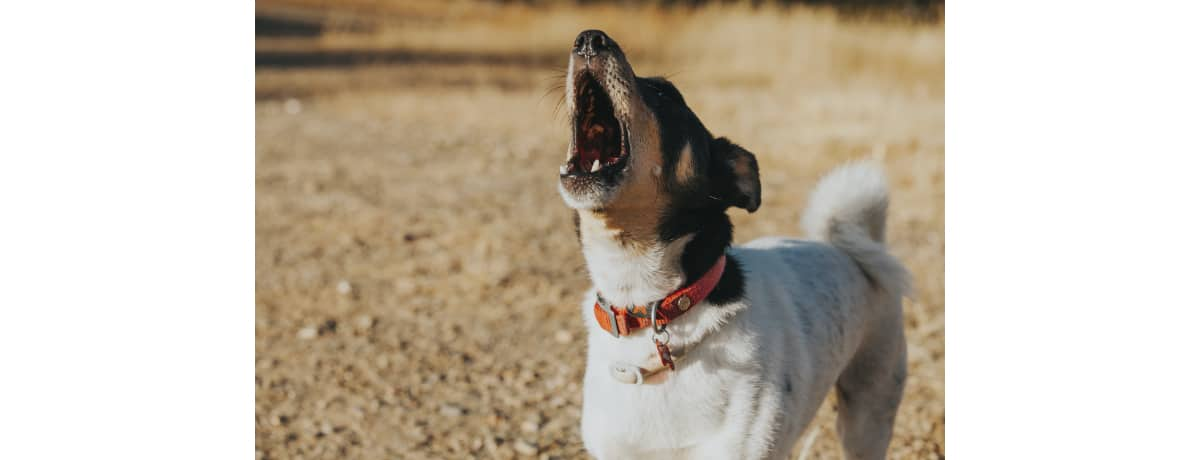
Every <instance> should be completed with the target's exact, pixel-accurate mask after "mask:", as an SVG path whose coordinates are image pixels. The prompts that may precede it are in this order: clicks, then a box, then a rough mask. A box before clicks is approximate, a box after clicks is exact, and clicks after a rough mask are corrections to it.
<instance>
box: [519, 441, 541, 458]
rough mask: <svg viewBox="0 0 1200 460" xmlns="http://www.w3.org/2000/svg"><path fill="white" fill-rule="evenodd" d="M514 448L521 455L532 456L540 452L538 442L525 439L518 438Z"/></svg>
mask: <svg viewBox="0 0 1200 460" xmlns="http://www.w3.org/2000/svg"><path fill="white" fill-rule="evenodd" d="M513 450H515V451H517V453H518V454H521V455H524V456H527V457H532V456H534V455H537V453H538V448H537V444H533V443H531V442H529V441H526V440H524V439H518V440H517V442H514V443H513Z"/></svg>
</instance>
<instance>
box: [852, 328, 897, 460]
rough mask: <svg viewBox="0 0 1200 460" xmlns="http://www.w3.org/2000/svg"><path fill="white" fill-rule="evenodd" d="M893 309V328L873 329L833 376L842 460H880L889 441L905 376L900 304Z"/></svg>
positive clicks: (885, 451)
mask: <svg viewBox="0 0 1200 460" xmlns="http://www.w3.org/2000/svg"><path fill="white" fill-rule="evenodd" d="M894 311H896V312H897V314H896V315H895V316H896V317H895V318H889V320H891V321H892V322H893V324H887V326H888V327H881V328H878V329H877V330H875V331H873V332H875V334H874V335H873V336H868V337H867V339H866V340H865V341H864V343H863V345H862V347H860V348H859V350H858V352H857V353H856V354H855V356H854V358H853V359H852V360H851V361H850V363H849V365H847V366H846V369H845V370H843V371H842V374H841V375H840V376H839V377H838V381H837V399H838V419H837V429H838V435H839V436H840V437H841V439H842V452H843V456H844V458H846V459H848V460H882V459H884V458H885V456H886V454H887V448H888V443H889V442H890V441H891V439H892V424H893V422H895V420H896V410H897V409H898V408H899V407H900V398H901V396H903V393H904V379H905V377H906V375H907V369H906V362H905V361H906V355H907V352H906V350H905V342H904V329H903V323H902V319H901V318H900V317H899V316H900V315H899V311H900V306H899V305H896V306H895V310H894ZM883 322H889V321H883Z"/></svg>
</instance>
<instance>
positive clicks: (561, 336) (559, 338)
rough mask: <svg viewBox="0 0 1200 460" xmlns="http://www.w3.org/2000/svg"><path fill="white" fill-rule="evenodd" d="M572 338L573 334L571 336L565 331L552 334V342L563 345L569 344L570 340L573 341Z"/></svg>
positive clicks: (560, 330) (561, 330)
mask: <svg viewBox="0 0 1200 460" xmlns="http://www.w3.org/2000/svg"><path fill="white" fill-rule="evenodd" d="M574 338H575V336H574V335H573V334H571V332H570V331H567V330H565V329H559V330H558V331H557V332H555V333H554V341H556V342H558V343H564V344H565V343H570V342H571V339H574Z"/></svg>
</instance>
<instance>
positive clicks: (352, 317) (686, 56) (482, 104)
mask: <svg viewBox="0 0 1200 460" xmlns="http://www.w3.org/2000/svg"><path fill="white" fill-rule="evenodd" d="M941 10H942V6H941V4H940V2H919V1H875V2H872V1H866V0H861V1H848V2H837V1H824V2H795V3H787V2H784V3H779V2H749V3H734V4H728V3H709V2H698V1H676V2H659V3H649V4H643V3H636V4H635V3H615V4H614V3H611V2H578V3H577V2H537V1H534V2H481V1H446V2H442V1H394V0H392V1H389V0H342V1H337V2H332V1H319V0H258V2H257V4H256V33H255V35H256V36H255V50H256V53H255V54H256V55H255V63H256V75H255V79H256V92H255V101H256V103H255V111H256V141H255V142H256V147H255V165H256V170H255V174H256V203H255V206H256V215H255V218H256V231H255V243H256V256H255V257H256V263H255V268H256V299H255V308H256V331H255V332H256V334H255V337H256V363H255V365H256V376H255V388H256V391H255V406H256V407H255V435H256V458H259V459H284V458H286V459H292V458H368V459H378V458H476V457H479V458H518V457H521V458H584V457H585V454H584V451H583V446H582V442H581V440H580V437H579V432H578V420H579V415H580V381H581V379H582V372H583V363H584V357H585V353H586V350H585V344H584V342H583V340H582V339H583V337H584V322H583V319H582V316H581V313H580V311H579V309H578V303H579V299H580V295H581V292H583V290H584V289H585V288H586V287H587V285H588V281H587V275H586V272H585V270H584V265H583V259H582V256H581V254H580V252H579V248H578V244H577V242H576V240H575V236H574V233H573V230H572V226H571V213H570V211H568V210H567V208H566V207H565V205H563V204H562V202H561V200H560V199H559V196H558V194H557V191H556V188H555V187H556V181H557V167H558V164H559V163H560V162H561V160H562V157H563V155H564V152H565V149H566V145H567V139H568V136H569V131H568V125H567V118H566V114H565V113H563V111H562V110H561V109H560V108H559V104H560V102H561V100H562V97H563V95H562V78H563V71H564V69H565V66H566V57H567V53H568V50H569V48H570V46H571V43H572V40H573V39H574V37H575V35H576V34H577V33H578V32H579V31H580V30H583V29H589V28H598V29H602V30H604V31H606V32H607V33H608V34H609V35H611V36H613V37H614V38H615V39H616V40H617V41H618V42H620V43H621V46H622V47H623V48H624V49H625V50H626V54H627V56H628V58H629V60H630V62H631V63H632V65H633V68H634V70H635V72H637V73H638V74H639V75H644V76H649V75H664V76H667V77H668V78H670V79H671V80H672V81H673V82H674V83H675V84H676V86H678V88H679V89H680V91H681V92H682V93H683V95H684V97H685V98H686V99H687V101H688V103H689V105H690V106H691V107H692V109H693V110H694V111H695V112H696V113H697V115H699V117H700V119H701V120H702V121H703V122H704V123H705V125H706V126H707V127H708V128H709V129H710V130H711V131H712V132H713V133H714V134H715V135H718V136H728V137H730V138H731V139H733V140H734V141H736V142H738V143H739V144H741V145H743V146H744V147H746V148H747V149H749V150H750V151H752V152H754V153H755V154H756V155H757V156H758V161H759V165H760V168H761V180H762V187H763V204H762V207H761V209H760V210H759V211H758V212H757V213H755V214H753V215H747V214H746V213H744V212H742V211H740V210H731V215H732V217H733V220H734V224H735V225H736V228H737V235H736V240H737V242H746V241H749V240H752V239H754V238H757V237H760V236H766V235H798V234H799V229H798V223H797V221H798V219H799V216H800V212H801V209H802V207H803V205H804V203H805V200H806V198H807V193H808V191H809V190H810V188H811V187H812V186H813V185H814V183H815V181H816V179H817V178H818V177H820V175H821V174H823V173H825V172H827V171H829V170H830V169H831V168H833V167H834V166H835V165H837V164H839V163H842V162H844V161H847V160H851V159H858V158H875V159H877V160H879V161H881V162H883V163H884V164H885V165H886V167H887V169H888V173H889V175H890V178H891V181H892V186H893V196H892V208H891V214H890V217H889V228H888V230H889V235H888V238H889V244H890V245H891V247H892V250H893V251H894V252H895V253H896V254H897V255H898V256H899V257H900V258H901V260H903V261H904V262H905V263H906V264H907V265H908V267H909V268H910V269H911V270H912V271H913V273H914V275H915V279H916V288H917V289H916V292H915V295H914V296H913V297H914V298H913V299H912V300H910V301H907V302H906V304H905V307H906V312H905V314H906V326H907V334H908V347H909V348H908V350H909V361H910V363H909V369H910V370H909V373H910V378H909V382H908V387H907V390H906V394H905V399H904V402H903V404H902V406H901V411H900V414H899V417H898V420H897V422H896V429H895V438H894V440H893V442H892V447H891V451H890V455H889V457H890V458H902V459H910V458H921V459H926V458H928V459H934V458H943V457H944V439H945V435H944V420H945V418H944V410H943V407H944V406H943V395H944V386H943V376H944V367H943V363H944V345H943V337H944V327H943V319H944V314H943V269H944V263H943V255H944V252H945V251H944V237H943V235H944V232H943V229H944V224H943V222H944V220H943V197H944V175H943V171H944V169H943V157H944V150H945V146H944V110H943V99H944V98H943V93H944V76H943V73H944V27H943V23H942V20H941V17H942V15H941ZM833 406H834V404H833V401H832V400H828V401H826V404H825V406H824V407H823V408H822V411H821V413H820V415H819V416H818V419H817V420H816V422H814V424H813V426H812V427H810V429H809V431H808V433H806V434H805V435H804V436H803V437H802V441H801V443H800V445H798V446H797V447H796V450H795V457H796V458H807V459H836V458H840V453H839V451H838V448H837V445H838V441H837V435H836V432H835V430H834V425H833V420H834V408H833Z"/></svg>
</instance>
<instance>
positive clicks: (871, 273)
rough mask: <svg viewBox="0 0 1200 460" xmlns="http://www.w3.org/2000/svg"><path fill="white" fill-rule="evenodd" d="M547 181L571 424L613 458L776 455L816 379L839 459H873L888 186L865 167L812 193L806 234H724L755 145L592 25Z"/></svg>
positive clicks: (889, 372) (890, 340) (886, 370)
mask: <svg viewBox="0 0 1200 460" xmlns="http://www.w3.org/2000/svg"><path fill="white" fill-rule="evenodd" d="M566 91H567V108H568V110H569V111H570V113H571V114H572V136H571V145H570V148H569V149H568V153H567V160H566V163H565V164H564V165H562V166H561V167H560V169H559V190H560V192H561V194H562V196H563V199H564V200H565V201H566V203H567V205H569V206H570V207H571V208H573V209H575V211H576V226H577V230H578V234H579V240H580V243H581V245H582V247H583V253H584V257H585V259H586V260H587V267H588V271H589V272H590V273H591V278H592V281H593V283H594V287H593V289H592V290H590V291H589V292H588V293H587V294H586V296H585V299H584V303H583V315H584V318H585V321H587V323H588V324H587V328H588V331H589V334H588V363H587V372H586V377H585V381H584V395H583V422H582V432H583V440H584V444H585V446H586V447H587V449H588V451H589V452H591V453H592V454H593V455H595V456H596V457H598V458H601V459H615V458H717V459H762V458H786V457H787V455H788V454H789V452H790V450H791V448H792V446H793V445H794V444H795V442H796V439H797V438H798V437H799V436H800V433H801V432H802V431H803V430H804V428H805V427H806V426H807V425H808V423H809V422H810V421H811V420H812V418H813V415H814V414H815V413H816V411H817V409H818V408H819V407H820V405H821V402H822V401H823V399H824V397H825V395H826V394H828V392H829V390H830V389H834V388H836V390H837V398H838V422H837V427H838V433H839V434H840V436H841V439H842V446H843V451H844V454H845V457H846V458H850V459H882V458H884V455H885V453H886V451H887V446H888V442H889V441H890V439H891V435H892V422H893V420H894V419H895V416H896V409H897V407H898V406H899V404H900V397H901V393H902V391H903V388H904V379H905V342H904V330H903V322H902V315H901V303H900V298H901V296H902V295H904V294H905V293H906V291H907V289H908V272H907V271H906V270H905V268H904V267H903V266H902V265H901V264H900V262H899V261H897V260H896V259H895V258H894V257H892V256H891V255H890V254H888V252H887V250H886V248H885V246H884V223H885V220H886V214H887V203H888V196H887V187H886V184H885V182H884V179H883V175H882V174H881V172H880V171H879V170H877V169H875V168H873V167H871V166H868V165H865V164H857V165H851V166H846V167H842V168H840V169H838V170H835V171H834V172H833V173H831V174H830V175H828V176H827V177H826V178H825V179H823V180H822V182H821V183H820V184H819V185H818V186H817V188H816V190H815V191H814V192H813V194H812V199H811V203H810V204H809V209H808V211H807V213H806V215H805V216H804V219H803V223H804V226H805V227H806V229H807V230H808V231H809V233H810V234H811V236H813V237H814V238H815V239H817V240H819V241H802V240H796V239H789V238H765V239H759V240H755V241H753V242H751V243H749V244H747V245H745V246H740V247H732V248H731V247H730V242H731V240H732V234H733V226H732V224H730V221H729V218H728V217H727V216H726V214H725V212H726V210H727V209H728V208H729V207H738V208H742V209H745V210H746V211H749V212H754V211H755V210H756V209H758V206H759V202H760V197H759V194H760V190H759V180H758V164H757V162H756V160H755V158H754V155H753V154H751V153H750V152H748V151H747V150H746V149H744V148H742V147H740V146H738V145H737V144H734V143H733V142H731V141H730V140H728V139H726V138H723V137H721V138H714V137H713V136H712V134H710V133H709V131H708V129H706V128H705V127H704V125H703V124H702V123H701V122H700V120H699V118H697V117H696V115H695V114H694V113H692V111H691V109H689V108H688V106H687V104H686V103H685V102H684V100H683V96H682V95H680V94H679V91H678V90H677V89H675V86H674V85H672V84H671V83H670V82H668V81H667V80H665V79H663V78H643V77H638V76H636V75H635V74H634V72H633V68H632V67H630V65H629V62H628V61H627V60H626V59H625V55H624V53H623V52H622V51H621V48H620V47H619V46H618V45H617V43H616V42H615V41H613V39H612V38H611V37H608V36H607V35H605V34H604V33H603V32H601V31H597V30H588V31H584V32H583V33H581V34H579V37H578V38H576V40H575V43H574V46H573V47H572V49H571V54H570V62H569V65H568V67H567V84H566Z"/></svg>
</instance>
